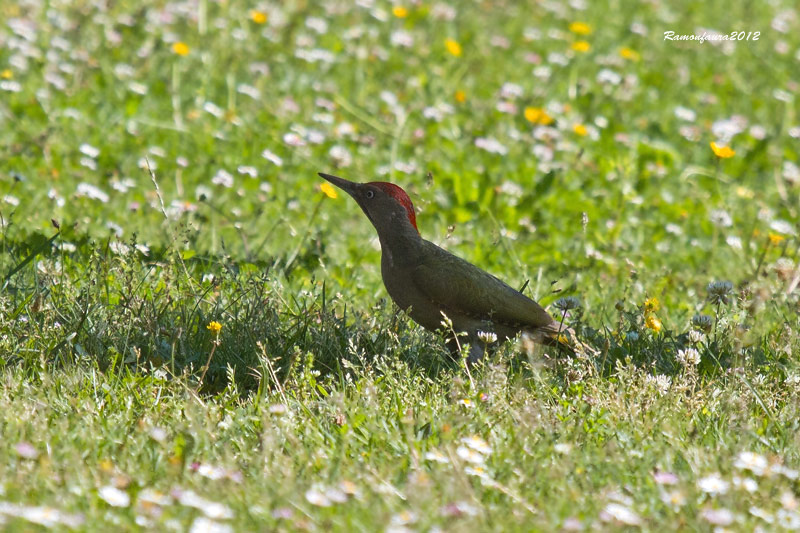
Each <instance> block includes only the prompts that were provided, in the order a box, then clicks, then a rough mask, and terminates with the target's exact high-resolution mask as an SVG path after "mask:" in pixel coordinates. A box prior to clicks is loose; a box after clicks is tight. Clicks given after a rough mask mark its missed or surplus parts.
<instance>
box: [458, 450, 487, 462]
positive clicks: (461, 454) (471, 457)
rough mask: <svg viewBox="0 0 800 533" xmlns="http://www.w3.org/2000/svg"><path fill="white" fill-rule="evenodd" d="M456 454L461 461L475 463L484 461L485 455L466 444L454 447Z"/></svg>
mask: <svg viewBox="0 0 800 533" xmlns="http://www.w3.org/2000/svg"><path fill="white" fill-rule="evenodd" d="M456 455H457V456H458V458H459V459H461V460H462V461H466V462H468V463H472V464H476V465H482V464H483V463H484V462H485V461H486V457H485V456H484V455H483V454H482V453H480V452H478V451H476V450H474V449H472V448H469V447H467V446H459V447H458V448H456Z"/></svg>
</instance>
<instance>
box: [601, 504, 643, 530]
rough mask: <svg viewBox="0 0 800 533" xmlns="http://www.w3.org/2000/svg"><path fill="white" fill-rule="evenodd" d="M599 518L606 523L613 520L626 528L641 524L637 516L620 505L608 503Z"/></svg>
mask: <svg viewBox="0 0 800 533" xmlns="http://www.w3.org/2000/svg"><path fill="white" fill-rule="evenodd" d="M601 518H604V519H605V521H607V522H608V521H611V520H612V519H613V520H616V521H617V522H620V523H622V524H625V525H627V526H638V525H640V524H641V523H642V519H641V518H640V517H639V515H638V514H636V513H635V512H633V510H631V509H630V508H629V507H627V506H625V505H622V504H621V503H609V504H608V505H606V506H605V508H604V509H603V511H602V513H601Z"/></svg>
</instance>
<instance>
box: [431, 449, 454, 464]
mask: <svg viewBox="0 0 800 533" xmlns="http://www.w3.org/2000/svg"><path fill="white" fill-rule="evenodd" d="M425 460H426V461H432V462H434V463H449V462H450V459H448V458H447V456H446V455H445V454H443V453H442V452H440V451H439V450H431V451H429V452H425Z"/></svg>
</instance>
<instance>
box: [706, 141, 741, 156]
mask: <svg viewBox="0 0 800 533" xmlns="http://www.w3.org/2000/svg"><path fill="white" fill-rule="evenodd" d="M711 149H712V150H713V151H714V155H715V156H717V157H719V158H720V159H728V158H729V157H733V156H735V155H736V151H735V150H733V149H732V148H731V147H730V146H720V145H718V144H717V143H715V142H712V143H711Z"/></svg>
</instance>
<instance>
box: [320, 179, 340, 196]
mask: <svg viewBox="0 0 800 533" xmlns="http://www.w3.org/2000/svg"><path fill="white" fill-rule="evenodd" d="M319 190H321V191H322V192H323V193H325V196H327V197H328V198H338V197H339V193H337V192H336V189H334V188H333V185H331V184H330V183H328V182H327V181H326V182H325V183H320V184H319Z"/></svg>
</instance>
